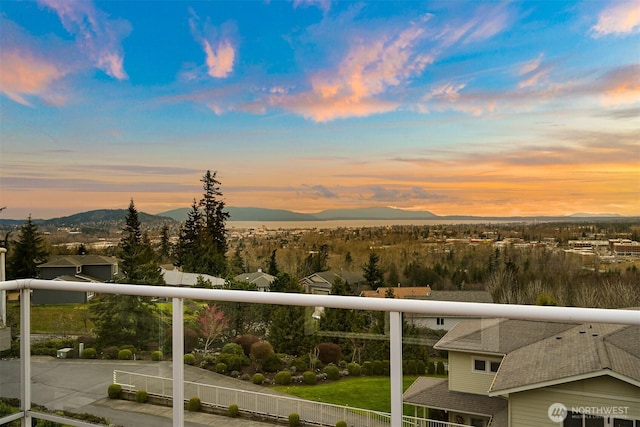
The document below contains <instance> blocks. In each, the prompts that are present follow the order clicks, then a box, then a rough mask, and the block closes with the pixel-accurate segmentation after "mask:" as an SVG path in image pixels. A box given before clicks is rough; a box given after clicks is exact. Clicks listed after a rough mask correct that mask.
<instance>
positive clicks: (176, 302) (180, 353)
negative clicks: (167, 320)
mask: <svg viewBox="0 0 640 427" xmlns="http://www.w3.org/2000/svg"><path fill="white" fill-rule="evenodd" d="M183 307H184V299H182V298H176V297H174V298H173V317H172V325H173V335H172V338H173V362H172V363H173V425H174V426H177V427H184V318H183V317H184V309H183Z"/></svg>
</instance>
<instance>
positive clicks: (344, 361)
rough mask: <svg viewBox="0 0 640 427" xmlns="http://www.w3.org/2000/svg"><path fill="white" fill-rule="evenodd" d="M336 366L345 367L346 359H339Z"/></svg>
mask: <svg viewBox="0 0 640 427" xmlns="http://www.w3.org/2000/svg"><path fill="white" fill-rule="evenodd" d="M338 368H340V369H347V361H346V360H341V361H340V362H338Z"/></svg>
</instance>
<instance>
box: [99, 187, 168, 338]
mask: <svg viewBox="0 0 640 427" xmlns="http://www.w3.org/2000/svg"><path fill="white" fill-rule="evenodd" d="M118 256H119V257H120V271H121V272H122V274H123V277H122V278H121V279H120V282H122V283H130V284H151V285H158V284H164V278H163V277H162V274H161V272H160V268H159V266H158V260H157V257H156V254H155V252H154V251H153V249H152V248H151V243H150V242H149V238H148V236H147V235H146V234H145V235H143V234H142V231H141V226H140V220H139V218H138V211H137V209H136V207H135V204H134V203H133V199H131V202H130V203H129V209H128V211H127V218H126V225H125V228H124V229H123V236H122V239H121V240H120V245H119V251H118ZM90 310H91V312H92V314H93V322H94V325H95V332H96V335H97V339H98V342H99V343H100V344H101V345H102V346H108V345H118V346H120V345H123V344H131V345H134V346H136V347H138V348H140V347H141V346H143V345H144V344H145V343H146V342H149V341H156V340H157V339H158V337H159V334H160V332H161V330H162V329H163V325H161V324H160V322H159V321H158V316H157V314H156V310H155V306H154V305H153V304H151V302H150V300H149V298H148V297H139V296H134V295H119V294H103V295H100V296H98V297H97V298H94V300H93V301H92V304H91V306H90Z"/></svg>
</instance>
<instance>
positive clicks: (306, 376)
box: [302, 371, 318, 385]
mask: <svg viewBox="0 0 640 427" xmlns="http://www.w3.org/2000/svg"><path fill="white" fill-rule="evenodd" d="M302 380H303V381H304V383H305V384H307V385H316V384H318V377H317V375H316V373H315V372H313V371H306V372H304V373H303V374H302Z"/></svg>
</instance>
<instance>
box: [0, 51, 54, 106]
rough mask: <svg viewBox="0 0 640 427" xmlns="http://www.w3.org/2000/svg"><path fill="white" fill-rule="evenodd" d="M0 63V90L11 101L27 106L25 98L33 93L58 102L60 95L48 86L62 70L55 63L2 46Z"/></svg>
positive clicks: (51, 84) (27, 101) (49, 100)
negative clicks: (0, 64)
mask: <svg viewBox="0 0 640 427" xmlns="http://www.w3.org/2000/svg"><path fill="white" fill-rule="evenodd" d="M0 62H2V72H1V73H0V91H2V92H3V93H4V94H5V95H7V96H8V97H9V98H11V99H12V100H14V101H16V102H18V103H20V104H23V105H28V106H31V102H30V101H29V100H28V99H27V97H28V96H34V95H36V96H41V97H42V98H44V99H45V101H47V102H50V103H53V104H58V103H60V102H61V98H60V97H59V96H56V95H55V93H54V92H52V86H53V83H54V82H55V81H56V80H57V79H59V78H60V77H62V76H64V74H65V72H64V71H62V70H61V69H59V68H58V66H57V65H56V64H54V63H51V62H48V61H46V60H45V59H43V58H37V57H34V56H32V55H31V54H30V53H28V52H24V51H22V52H18V51H14V50H9V49H6V48H5V49H1V50H0Z"/></svg>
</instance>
